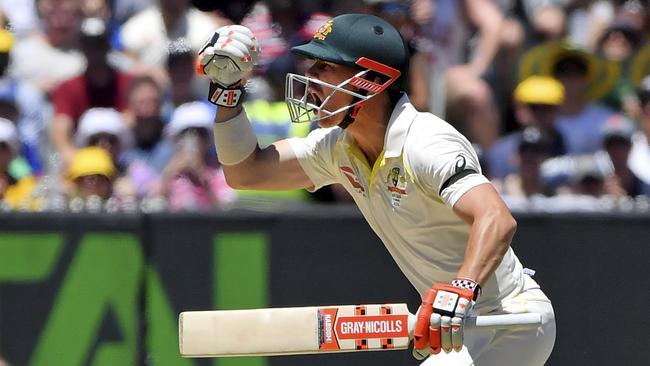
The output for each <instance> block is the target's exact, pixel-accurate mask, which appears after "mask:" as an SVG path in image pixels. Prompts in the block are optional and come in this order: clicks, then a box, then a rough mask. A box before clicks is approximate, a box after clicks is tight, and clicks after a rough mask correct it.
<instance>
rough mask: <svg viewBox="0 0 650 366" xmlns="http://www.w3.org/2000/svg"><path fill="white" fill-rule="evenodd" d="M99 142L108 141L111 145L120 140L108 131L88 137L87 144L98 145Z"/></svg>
mask: <svg viewBox="0 0 650 366" xmlns="http://www.w3.org/2000/svg"><path fill="white" fill-rule="evenodd" d="M101 142H108V143H109V144H111V145H117V144H118V143H119V142H120V139H119V138H118V137H117V136H115V135H112V134H110V133H98V134H95V135H92V136H90V137H89V138H88V145H90V146H96V145H99V144H100V143H101Z"/></svg>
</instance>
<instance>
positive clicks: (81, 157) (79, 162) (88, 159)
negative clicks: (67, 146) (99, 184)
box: [68, 146, 117, 180]
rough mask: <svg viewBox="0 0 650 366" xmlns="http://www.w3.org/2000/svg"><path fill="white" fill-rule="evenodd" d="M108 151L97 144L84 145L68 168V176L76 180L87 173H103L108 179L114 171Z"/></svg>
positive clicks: (87, 174)
mask: <svg viewBox="0 0 650 366" xmlns="http://www.w3.org/2000/svg"><path fill="white" fill-rule="evenodd" d="M116 170H117V169H116V168H115V165H114V164H113V160H112V159H111V156H110V154H109V153H108V151H106V150H104V149H102V148H101V147H97V146H89V147H84V148H83V149H80V150H78V151H77V153H76V154H75V155H74V157H73V158H72V162H71V163H70V167H69V168H68V178H70V180H76V179H78V178H81V177H86V176H89V175H103V176H105V177H107V178H109V179H111V178H112V177H113V175H114V174H115V172H116Z"/></svg>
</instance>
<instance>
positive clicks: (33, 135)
mask: <svg viewBox="0 0 650 366" xmlns="http://www.w3.org/2000/svg"><path fill="white" fill-rule="evenodd" d="M13 45H14V38H13V36H12V35H11V33H9V32H8V31H6V30H2V29H0V117H2V118H6V119H8V120H10V121H16V128H17V129H18V138H19V140H20V144H21V150H22V153H23V156H24V158H25V159H26V162H25V164H28V166H29V170H31V171H32V172H33V173H36V174H38V173H41V172H42V170H43V162H42V159H41V154H42V153H43V152H44V150H45V149H43V146H44V145H45V143H46V137H45V136H44V135H45V126H44V119H45V113H46V112H45V111H46V110H47V103H46V100H45V97H44V95H43V93H42V92H40V91H39V90H37V89H36V88H34V87H33V86H31V85H30V84H28V83H25V82H23V81H21V80H18V79H16V78H14V77H12V76H10V75H8V74H7V67H8V65H9V57H10V56H9V53H10V51H11V48H12V46H13ZM20 159H22V158H20Z"/></svg>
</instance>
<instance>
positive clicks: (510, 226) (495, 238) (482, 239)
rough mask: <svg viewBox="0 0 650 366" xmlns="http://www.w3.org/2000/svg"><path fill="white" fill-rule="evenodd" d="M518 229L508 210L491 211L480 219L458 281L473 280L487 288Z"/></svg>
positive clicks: (476, 223)
mask: <svg viewBox="0 0 650 366" xmlns="http://www.w3.org/2000/svg"><path fill="white" fill-rule="evenodd" d="M516 229H517V222H516V221H515V219H514V218H513V217H512V215H511V214H510V212H509V211H508V210H507V209H503V208H495V209H493V210H487V211H486V212H484V213H483V214H482V215H481V216H479V217H476V218H475V219H474V222H473V223H472V226H471V230H470V235H469V240H468V244H467V250H466V251H465V260H464V262H463V265H462V266H461V268H460V270H459V271H458V277H464V278H469V279H473V280H475V281H476V282H478V283H479V284H480V285H483V284H485V282H486V281H487V279H488V278H489V277H490V275H492V273H494V271H495V270H496V268H497V267H498V266H499V264H500V263H501V260H502V259H503V256H504V255H505V253H506V252H507V250H508V248H509V246H510V242H511V241H512V237H513V236H514V234H515V231H516Z"/></svg>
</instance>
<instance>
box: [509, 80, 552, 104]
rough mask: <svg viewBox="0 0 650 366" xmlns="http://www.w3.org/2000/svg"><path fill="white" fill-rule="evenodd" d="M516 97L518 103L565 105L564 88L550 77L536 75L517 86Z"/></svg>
mask: <svg viewBox="0 0 650 366" xmlns="http://www.w3.org/2000/svg"><path fill="white" fill-rule="evenodd" d="M514 96H515V101H516V102H518V103H523V104H543V105H553V106H557V105H561V104H562V103H564V86H562V83H560V82H559V81H558V80H557V79H554V78H552V77H550V76H539V75H534V76H530V77H528V78H527V79H526V80H524V81H522V82H521V83H519V85H517V87H516V88H515V93H514Z"/></svg>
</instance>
